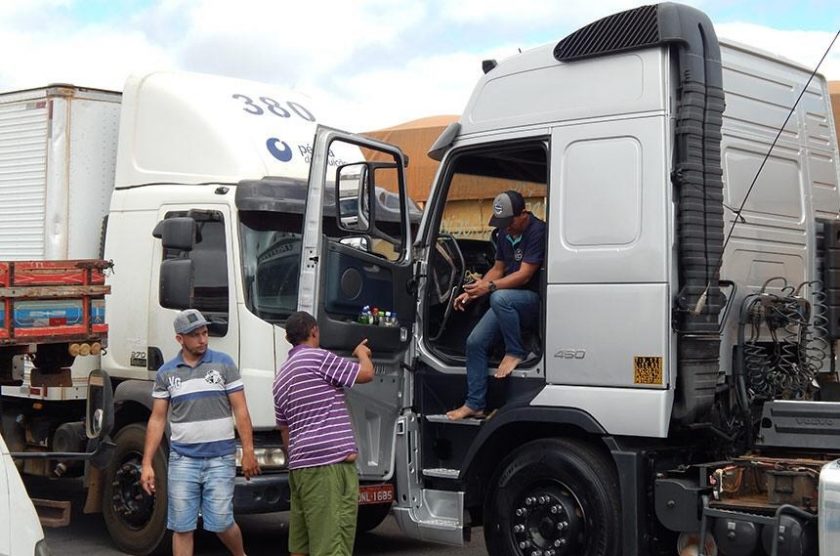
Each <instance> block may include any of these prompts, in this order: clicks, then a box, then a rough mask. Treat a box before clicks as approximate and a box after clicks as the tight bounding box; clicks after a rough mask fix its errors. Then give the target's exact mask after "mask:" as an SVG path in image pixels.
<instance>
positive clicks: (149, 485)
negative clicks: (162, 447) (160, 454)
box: [140, 463, 155, 496]
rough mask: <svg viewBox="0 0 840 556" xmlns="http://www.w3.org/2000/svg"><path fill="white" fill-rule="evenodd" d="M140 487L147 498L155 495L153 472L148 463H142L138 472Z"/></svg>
mask: <svg viewBox="0 0 840 556" xmlns="http://www.w3.org/2000/svg"><path fill="white" fill-rule="evenodd" d="M140 486H142V487H143V490H145V491H146V494H148V495H149V496H154V495H155V470H154V468H153V467H152V465H151V464H149V463H144V464H143V467H142V468H141V470H140Z"/></svg>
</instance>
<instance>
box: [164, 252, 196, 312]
mask: <svg viewBox="0 0 840 556" xmlns="http://www.w3.org/2000/svg"><path fill="white" fill-rule="evenodd" d="M193 279H194V272H193V262H192V260H190V259H169V260H166V261H163V262H162V263H160V290H159V297H160V305H161V307H166V308H167V309H189V308H190V306H191V305H192V292H193Z"/></svg>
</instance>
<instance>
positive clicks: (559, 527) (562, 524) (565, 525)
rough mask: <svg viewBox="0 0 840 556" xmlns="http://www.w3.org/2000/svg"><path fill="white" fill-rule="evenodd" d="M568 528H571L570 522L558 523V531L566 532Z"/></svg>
mask: <svg viewBox="0 0 840 556" xmlns="http://www.w3.org/2000/svg"><path fill="white" fill-rule="evenodd" d="M568 526H569V522H568V521H561V522H560V523H558V524H557V530H558V531H563V530H564V529H566V527H568Z"/></svg>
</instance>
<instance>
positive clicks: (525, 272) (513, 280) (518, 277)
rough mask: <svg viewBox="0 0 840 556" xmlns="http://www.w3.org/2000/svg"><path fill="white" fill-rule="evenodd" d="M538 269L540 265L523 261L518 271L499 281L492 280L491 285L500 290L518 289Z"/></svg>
mask: <svg viewBox="0 0 840 556" xmlns="http://www.w3.org/2000/svg"><path fill="white" fill-rule="evenodd" d="M539 269H540V265H538V264H533V263H526V262H524V261H523V262H522V264H521V265H520V266H519V270H517V271H516V272H511V273H510V274H508V275H507V276H503V277H501V278H499V279H493V283H494V284H496V287H497V288H499V289H500V290H505V289H508V290H510V289H514V288H519V287H522V286H524V285H525V284H527V283H528V282H529V281H530V280H531V278H532V277H533V276H534V274H536V273H537V271H538V270H539Z"/></svg>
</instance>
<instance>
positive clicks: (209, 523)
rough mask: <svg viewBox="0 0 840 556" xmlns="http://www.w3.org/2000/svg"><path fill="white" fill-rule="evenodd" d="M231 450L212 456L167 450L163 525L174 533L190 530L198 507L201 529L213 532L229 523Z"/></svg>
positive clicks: (232, 470)
mask: <svg viewBox="0 0 840 556" xmlns="http://www.w3.org/2000/svg"><path fill="white" fill-rule="evenodd" d="M235 479H236V459H235V458H234V455H233V454H230V455H228V456H219V457H214V458H192V457H189V456H182V455H181V454H178V453H176V452H175V451H174V450H173V451H172V452H170V454H169V485H168V487H169V501H168V505H167V508H168V510H169V514H168V518H167V523H166V526H167V527H168V528H169V529H172V530H173V531H175V532H176V533H186V532H188V531H194V530H195V528H196V526H197V523H198V515H199V510H200V511H201V516H202V518H203V520H204V529H205V530H206V531H211V532H213V533H221V532H223V531H226V530H227V529H229V528H230V527H231V526H232V525H233V484H234V481H235Z"/></svg>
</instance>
